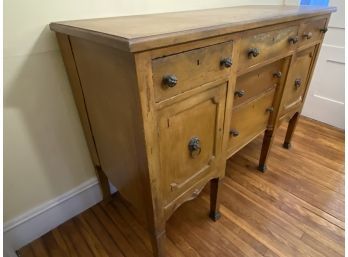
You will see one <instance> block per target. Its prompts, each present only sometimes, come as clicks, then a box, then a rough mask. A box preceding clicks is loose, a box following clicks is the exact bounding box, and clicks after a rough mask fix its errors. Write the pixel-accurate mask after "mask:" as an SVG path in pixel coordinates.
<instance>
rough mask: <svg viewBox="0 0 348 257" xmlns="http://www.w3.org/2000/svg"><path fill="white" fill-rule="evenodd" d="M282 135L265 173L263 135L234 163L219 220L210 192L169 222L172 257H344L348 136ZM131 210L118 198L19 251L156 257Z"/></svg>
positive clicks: (316, 130) (302, 131) (306, 123)
mask: <svg viewBox="0 0 348 257" xmlns="http://www.w3.org/2000/svg"><path fill="white" fill-rule="evenodd" d="M285 125H286V124H283V125H282V127H281V128H280V129H279V130H278V132H277V137H276V139H275V144H274V147H273V149H272V152H271V156H270V159H269V163H268V170H267V171H266V173H261V172H259V171H257V170H256V167H257V164H258V163H257V161H258V157H259V154H260V148H261V143H262V138H261V137H259V138H257V139H256V140H255V141H253V142H252V143H250V144H249V145H247V146H246V147H245V148H244V149H242V150H241V151H240V152H239V153H238V154H237V155H235V156H234V157H232V158H231V159H230V160H229V161H228V164H227V175H226V178H225V179H224V183H223V185H222V190H221V214H222V217H221V219H220V220H219V221H218V222H213V221H211V220H210V219H209V218H208V210H209V194H208V193H209V192H208V190H209V189H208V187H207V188H206V189H205V190H204V191H203V192H202V193H201V195H200V196H199V197H198V198H197V199H195V200H193V201H190V202H188V203H185V204H184V205H182V206H181V207H180V208H179V209H178V210H177V211H176V212H175V214H174V215H173V216H172V218H171V219H170V220H169V222H168V224H167V245H166V248H167V253H168V256H173V257H174V256H179V257H182V256H186V257H193V256H202V257H211V256H236V257H241V256H247V257H251V256H287V257H288V256H290V257H293V256H306V257H307V256H315V257H318V256H330V257H335V256H344V132H342V131H339V130H337V129H335V128H332V127H329V126H326V125H323V124H321V123H318V122H315V121H312V120H307V119H304V118H301V119H300V122H299V124H298V127H297V130H296V132H295V135H294V138H293V142H292V148H291V149H290V150H286V149H284V148H282V141H283V139H284V136H285V129H286V127H285ZM129 208H130V207H129V206H128V205H127V204H126V203H125V202H124V201H123V200H122V199H121V198H120V197H119V196H118V195H115V196H114V197H113V200H112V202H111V203H110V204H107V205H103V204H98V205H96V206H94V207H92V208H90V209H89V210H87V211H85V212H84V213H82V214H80V215H78V216H77V217H75V218H73V219H71V220H69V221H68V222H66V223H64V224H63V225H61V226H59V227H58V228H56V229H54V230H52V231H51V232H49V233H47V234H46V235H44V236H42V237H41V238H39V239H37V240H35V241H34V242H32V243H31V244H29V245H27V246H25V247H23V248H22V249H20V250H19V254H20V255H21V256H24V257H31V256H36V257H46V256H52V257H56V256H57V257H58V256H59V257H60V256H62V257H68V256H69V257H70V256H72V257H76V256H82V257H93V256H95V257H99V256H100V257H106V256H116V257H117V256H125V257H128V256H142V257H147V256H149V257H150V256H151V245H150V241H149V239H148V237H147V235H146V232H145V230H144V228H143V227H141V226H140V225H139V223H138V222H137V221H136V219H135V218H134V217H133V215H132V214H131V213H130V209H129Z"/></svg>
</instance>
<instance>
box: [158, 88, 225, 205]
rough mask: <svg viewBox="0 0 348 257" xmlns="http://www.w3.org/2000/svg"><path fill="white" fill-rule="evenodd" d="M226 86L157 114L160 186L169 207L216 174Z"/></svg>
mask: <svg viewBox="0 0 348 257" xmlns="http://www.w3.org/2000/svg"><path fill="white" fill-rule="evenodd" d="M225 96H226V84H223V85H220V86H218V87H215V88H213V89H210V90H208V91H205V92H203V93H200V94H199V95H196V96H195V97H193V98H190V99H186V100H184V101H182V102H179V103H176V104H173V105H172V106H169V107H167V108H164V109H162V110H161V111H160V117H159V147H160V165H161V168H160V171H161V172H160V173H161V174H160V175H159V183H160V184H161V192H162V194H163V197H164V202H165V204H169V203H170V202H172V201H173V200H175V199H176V198H177V197H178V196H180V195H181V194H182V193H184V192H185V191H187V190H189V189H190V188H191V187H192V186H193V185H194V184H195V183H196V182H197V181H199V180H201V179H202V178H204V177H206V176H211V175H212V174H214V172H221V170H219V171H217V169H216V165H217V163H218V162H219V160H222V159H221V157H220V156H221V152H220V151H221V140H222V134H223V115H224V105H225Z"/></svg>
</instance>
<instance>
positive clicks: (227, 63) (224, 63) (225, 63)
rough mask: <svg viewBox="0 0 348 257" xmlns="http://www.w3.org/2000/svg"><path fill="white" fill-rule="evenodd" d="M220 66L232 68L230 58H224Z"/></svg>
mask: <svg viewBox="0 0 348 257" xmlns="http://www.w3.org/2000/svg"><path fill="white" fill-rule="evenodd" d="M220 65H221V66H223V67H225V68H229V67H231V66H232V58H230V57H227V58H224V59H222V60H221V61H220Z"/></svg>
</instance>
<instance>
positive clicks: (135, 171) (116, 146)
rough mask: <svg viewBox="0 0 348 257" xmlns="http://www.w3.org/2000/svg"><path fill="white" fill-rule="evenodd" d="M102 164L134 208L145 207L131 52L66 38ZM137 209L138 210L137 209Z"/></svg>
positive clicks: (136, 94) (140, 140) (141, 153)
mask: <svg viewBox="0 0 348 257" xmlns="http://www.w3.org/2000/svg"><path fill="white" fill-rule="evenodd" d="M70 41H71V45H72V49H73V54H74V57H75V61H76V64H77V65H76V66H77V69H78V73H79V76H80V80H81V86H82V91H83V94H84V99H85V103H86V108H87V112H88V115H89V119H90V124H91V130H92V133H93V136H94V139H95V144H96V149H97V151H98V155H99V158H100V163H101V168H102V170H103V171H104V172H105V174H106V175H107V177H108V178H109V180H110V181H111V183H113V184H114V185H115V186H116V187H117V189H118V190H119V191H120V193H121V194H122V196H123V197H124V198H126V200H128V201H129V202H130V203H131V204H132V205H133V206H134V207H135V208H136V209H137V210H138V211H139V210H143V208H144V193H143V188H144V180H143V173H142V172H141V170H142V169H143V167H140V163H139V162H138V160H139V159H142V156H139V155H144V154H145V153H144V152H143V151H139V150H138V149H139V148H140V149H142V148H143V147H142V145H143V144H144V140H143V139H141V138H139V137H138V136H137V135H138V133H139V130H142V124H141V122H139V116H140V111H141V110H140V109H139V103H138V99H139V97H138V91H137V79H136V73H135V64H134V58H133V56H132V55H131V54H130V53H127V52H124V51H121V50H117V49H115V48H111V47H107V46H104V45H101V44H97V43H94V42H91V41H87V40H84V39H79V38H74V37H71V39H70ZM139 213H141V212H139Z"/></svg>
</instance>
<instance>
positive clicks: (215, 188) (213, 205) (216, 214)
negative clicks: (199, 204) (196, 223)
mask: <svg viewBox="0 0 348 257" xmlns="http://www.w3.org/2000/svg"><path fill="white" fill-rule="evenodd" d="M220 184H221V179H220V178H214V179H212V180H211V181H210V214H209V217H210V218H211V219H212V220H213V221H217V220H218V219H219V218H220V217H221V214H220V211H219V208H220V201H219V198H220V197H219V194H220V193H219V191H220V189H219V187H220Z"/></svg>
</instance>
